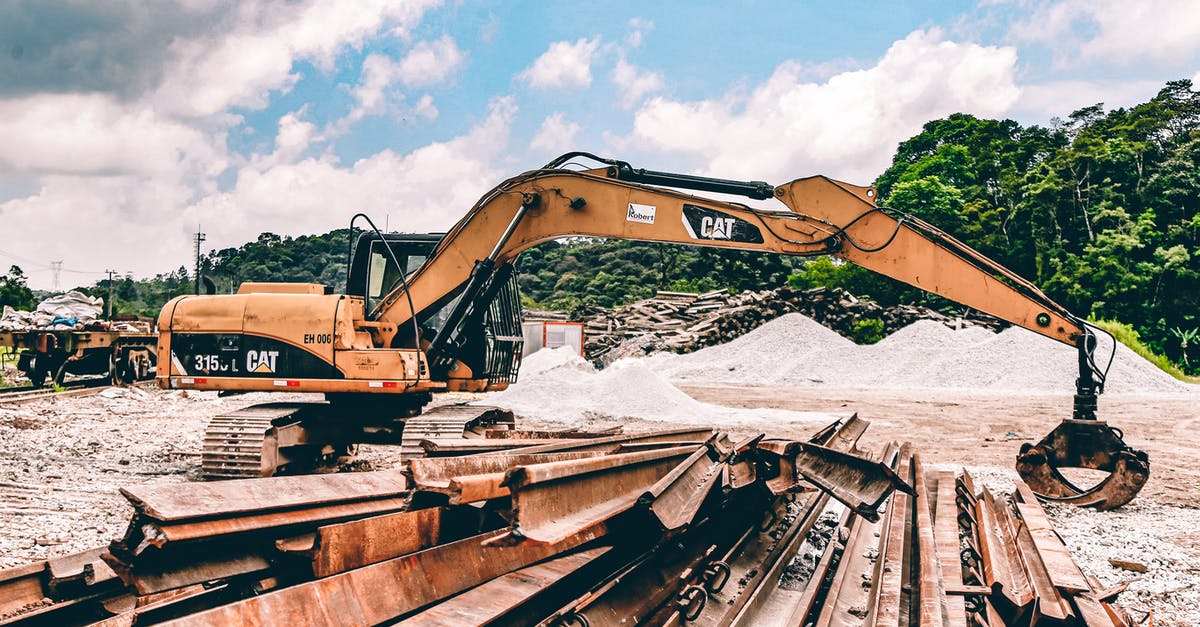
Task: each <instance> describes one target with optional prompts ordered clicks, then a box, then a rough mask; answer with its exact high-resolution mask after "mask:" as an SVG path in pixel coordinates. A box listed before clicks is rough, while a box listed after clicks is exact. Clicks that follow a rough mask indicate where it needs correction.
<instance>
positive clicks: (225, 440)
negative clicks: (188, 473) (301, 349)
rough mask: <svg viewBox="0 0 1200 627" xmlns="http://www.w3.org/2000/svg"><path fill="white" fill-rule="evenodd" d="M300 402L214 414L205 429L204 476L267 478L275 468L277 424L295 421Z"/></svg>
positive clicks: (276, 467)
mask: <svg viewBox="0 0 1200 627" xmlns="http://www.w3.org/2000/svg"><path fill="white" fill-rule="evenodd" d="M304 408H305V405H304V404H300V403H267V404H263V405H252V406H250V407H243V408H242V409H238V410H236V411H232V412H230V413H228V414H221V415H219V416H214V417H213V418H212V419H211V420H210V421H209V423H208V427H207V428H206V429H205V430H204V448H203V453H202V455H201V458H200V467H201V470H202V472H203V475H204V478H205V479H247V478H254V477H270V476H271V475H273V474H275V472H276V471H277V470H278V466H279V461H278V455H277V449H278V436H277V430H276V427H277V426H282V425H286V424H296V423H298V422H299V414H300V412H301V411H302V410H303V409H304Z"/></svg>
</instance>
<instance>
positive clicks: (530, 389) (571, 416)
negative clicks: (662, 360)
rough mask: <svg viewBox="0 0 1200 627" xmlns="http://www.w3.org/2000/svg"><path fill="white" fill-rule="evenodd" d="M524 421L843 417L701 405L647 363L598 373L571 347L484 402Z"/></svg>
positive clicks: (549, 355)
mask: <svg viewBox="0 0 1200 627" xmlns="http://www.w3.org/2000/svg"><path fill="white" fill-rule="evenodd" d="M478 402H479V403H480V404H485V405H498V406H500V407H504V408H506V409H510V410H512V411H513V412H515V413H516V414H517V415H518V416H519V417H521V418H523V419H532V420H535V421H538V422H540V423H544V424H564V425H578V424H580V423H582V422H585V421H587V420H589V419H591V420H594V419H595V418H596V417H611V418H638V419H641V420H647V421H653V422H660V423H661V422H670V423H676V424H683V425H693V424H694V425H705V426H707V425H712V426H718V427H724V428H735V427H751V426H754V425H758V426H760V427H761V426H763V425H775V426H778V425H779V424H780V423H790V424H812V425H813V426H823V425H826V424H829V423H831V422H833V421H834V420H836V419H837V418H838V416H834V415H832V414H828V413H824V412H794V411H785V410H777V409H736V408H730V407H722V406H719V405H712V404H709V403H701V402H699V401H697V400H695V399H693V398H692V397H690V396H688V395H687V394H685V393H684V392H683V391H682V390H680V389H679V388H677V387H675V386H674V385H672V384H671V382H670V381H667V380H666V379H665V378H663V377H662V376H661V375H660V374H658V373H657V372H655V371H654V370H652V369H651V368H650V367H649V365H648V364H647V363H646V362H645V361H644V360H641V359H622V360H618V361H617V362H615V363H613V364H612V365H611V366H609V367H608V368H605V369H603V370H596V369H595V368H593V367H592V366H591V365H590V364H588V363H587V362H586V361H584V360H583V359H582V358H580V357H579V355H578V353H575V352H574V351H572V350H571V349H570V348H568V347H562V348H556V349H552V350H541V351H538V352H536V353H534V354H532V355H530V356H529V357H528V358H527V359H526V360H525V361H524V363H522V365H521V371H520V376H519V378H518V382H517V383H515V384H513V385H511V386H509V388H508V389H507V390H504V391H502V392H497V393H495V394H491V395H488V396H487V397H485V398H484V399H482V400H480V401H478Z"/></svg>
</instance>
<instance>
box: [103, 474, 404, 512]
mask: <svg viewBox="0 0 1200 627" xmlns="http://www.w3.org/2000/svg"><path fill="white" fill-rule="evenodd" d="M407 490H408V485H407V482H406V481H405V479H404V475H403V474H401V473H400V471H396V470H384V471H377V472H356V473H345V474H332V475H305V476H301V477H269V478H264V479H235V480H232V481H219V482H214V483H183V484H170V485H153V486H136V487H133V488H121V494H123V495H125V498H127V499H129V502H130V503H131V504H132V505H133V507H134V509H136V510H137V511H138V512H139V513H141V514H143V515H145V516H147V517H149V518H153V519H155V520H160V521H164V522H175V521H181V520H188V519H197V518H216V517H221V516H234V515H244V514H248V513H254V512H264V511H271V510H278V509H295V508H297V507H315V506H318V505H329V504H333V503H344V502H347V501H357V500H368V499H382V498H387V497H394V496H400V495H402V494H404V492H405V491H407Z"/></svg>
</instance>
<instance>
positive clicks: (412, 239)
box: [346, 232, 443, 317]
mask: <svg viewBox="0 0 1200 627" xmlns="http://www.w3.org/2000/svg"><path fill="white" fill-rule="evenodd" d="M442 236H443V234H442V233H387V234H385V235H384V239H382V240H381V239H380V238H379V236H378V235H376V234H375V233H373V232H368V233H363V234H361V235H359V236H358V240H357V241H356V242H355V245H354V249H353V250H352V251H351V253H350V263H349V271H348V273H347V278H346V294H348V295H350V296H361V297H363V298H364V300H365V305H366V307H365V308H366V311H367V313H368V316H370V317H374V316H372V315H371V314H372V312H374V311H375V309H376V306H377V305H378V304H379V301H380V300H381V299H382V298H383V297H384V296H386V295H387V294H388V293H389V292H391V291H392V290H393V289H395V288H396V286H397V285H399V284H400V282H401V280H402V278H403V277H409V276H412V274H413V273H414V272H416V270H417V269H418V268H420V267H421V266H422V265H423V264H424V263H425V261H426V260H427V259H428V258H429V255H430V254H432V253H433V249H434V247H436V246H437V244H438V242H440V241H441V240H442ZM387 248H391V253H392V254H391V255H389V254H388V251H387V250H386V249H387ZM392 256H395V258H396V260H397V261H399V262H400V264H401V265H403V266H404V268H403V270H401V269H400V268H397V267H396V264H395V263H393V262H392ZM402 272H403V277H402V276H401V273H402Z"/></svg>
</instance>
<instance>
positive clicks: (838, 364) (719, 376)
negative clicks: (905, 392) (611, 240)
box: [646, 313, 1198, 393]
mask: <svg viewBox="0 0 1200 627" xmlns="http://www.w3.org/2000/svg"><path fill="white" fill-rule="evenodd" d="M1111 350H1112V342H1111V341H1110V340H1109V339H1108V337H1107V336H1102V337H1101V338H1100V347H1099V349H1098V350H1097V351H1096V354H1097V360H1099V361H1100V362H1101V363H1100V365H1101V367H1103V366H1104V365H1105V364H1106V363H1107V361H1108V356H1109V354H1110V351H1111ZM646 362H647V363H648V364H649V365H650V366H651V367H652V369H653V370H654V371H655V372H658V373H660V374H661V375H663V376H665V377H667V378H669V379H676V380H682V381H711V382H722V383H743V384H760V385H822V384H823V385H830V386H838V387H843V386H844V387H878V388H905V389H912V388H971V389H986V390H1007V391H1023V392H1030V391H1032V392H1064V393H1071V392H1074V389H1075V377H1076V375H1077V365H1076V353H1075V350H1074V349H1073V348H1071V347H1069V346H1065V345H1063V344H1060V343H1058V342H1055V341H1053V340H1050V339H1048V338H1045V337H1043V336H1040V335H1038V334H1036V333H1033V332H1032V331H1028V330H1026V329H1022V328H1020V327H1010V328H1008V329H1005V330H1004V331H1002V332H1000V333H992V332H991V331H988V330H986V329H983V328H980V327H967V328H965V329H961V330H955V329H951V328H949V327H947V326H945V325H943V324H941V323H939V322H934V321H931V320H921V321H918V322H915V323H913V324H911V325H909V326H907V327H904V328H902V329H900V330H899V331H897V332H895V333H893V334H892V335H890V336H888V337H886V338H884V339H883V340H882V341H880V342H879V343H877V344H874V345H870V346H859V345H856V344H854V343H853V342H851V341H850V340H848V339H846V338H844V337H842V336H840V335H838V334H837V333H834V332H833V331H830V330H829V329H826V328H825V327H823V326H821V325H820V324H818V323H817V322H815V321H813V320H812V319H810V318H807V317H805V316H803V315H801V314H794V313H793V314H787V315H785V316H781V317H780V318H777V319H775V320H773V321H771V322H768V323H767V324H765V325H763V326H761V327H759V328H758V329H756V330H754V331H752V332H750V333H748V334H746V335H744V336H742V337H740V338H738V339H736V340H734V341H732V342H729V343H728V344H723V345H720V346H713V347H709V348H705V349H702V350H699V351H696V352H694V353H689V354H686V355H674V354H668V353H660V354H656V355H652V356H650V357H649V358H647V359H646ZM1197 387H1198V386H1195V385H1190V384H1187V383H1183V382H1181V381H1179V380H1177V379H1175V378H1174V377H1172V376H1170V375H1168V374H1167V373H1165V372H1163V371H1161V370H1159V369H1158V368H1157V367H1156V366H1154V365H1153V364H1151V363H1150V362H1148V361H1146V360H1145V359H1142V358H1141V357H1140V356H1139V355H1137V354H1136V353H1134V352H1133V351H1131V350H1129V349H1128V348H1126V347H1125V346H1124V345H1123V344H1119V343H1118V344H1117V350H1116V354H1115V356H1114V358H1113V363H1112V368H1111V370H1110V371H1109V376H1108V382H1107V384H1106V386H1105V389H1106V391H1108V392H1113V393H1142V392H1196V391H1197Z"/></svg>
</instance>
